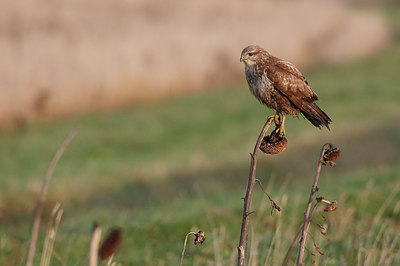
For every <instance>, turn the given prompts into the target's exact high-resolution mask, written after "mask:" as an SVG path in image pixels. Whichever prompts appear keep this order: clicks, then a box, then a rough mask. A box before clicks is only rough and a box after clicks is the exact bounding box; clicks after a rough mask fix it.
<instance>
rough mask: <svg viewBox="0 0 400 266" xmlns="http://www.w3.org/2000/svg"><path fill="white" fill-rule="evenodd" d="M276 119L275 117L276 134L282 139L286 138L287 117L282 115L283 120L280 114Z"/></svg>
mask: <svg viewBox="0 0 400 266" xmlns="http://www.w3.org/2000/svg"><path fill="white" fill-rule="evenodd" d="M276 117H277V118H276ZM276 117H275V124H276V129H275V130H274V133H275V134H277V135H279V137H281V138H282V137H284V136H286V132H285V118H286V115H285V114H282V118H281V117H280V116H279V115H278V114H276Z"/></svg>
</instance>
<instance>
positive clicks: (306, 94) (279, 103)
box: [240, 45, 332, 137]
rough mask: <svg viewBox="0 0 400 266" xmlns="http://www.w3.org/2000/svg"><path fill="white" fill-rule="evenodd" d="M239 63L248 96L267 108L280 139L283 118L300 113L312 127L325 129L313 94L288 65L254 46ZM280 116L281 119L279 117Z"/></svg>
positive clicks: (325, 120) (326, 118) (325, 121)
mask: <svg viewBox="0 0 400 266" xmlns="http://www.w3.org/2000/svg"><path fill="white" fill-rule="evenodd" d="M240 61H241V62H242V61H243V63H244V65H245V73H246V80H247V83H248V85H249V89H250V91H251V93H252V94H253V95H254V96H255V97H256V98H257V99H258V100H259V101H260V102H261V103H263V104H265V105H266V106H268V107H269V108H272V109H275V110H276V114H275V115H273V117H274V119H275V123H276V124H277V125H279V128H278V129H277V130H278V132H279V135H280V136H282V137H283V136H285V135H286V133H285V127H284V123H285V117H286V116H287V115H299V114H300V113H302V114H303V115H304V117H305V118H307V119H308V121H310V122H311V123H312V124H313V125H314V126H316V127H318V128H321V127H323V126H325V127H326V128H328V129H329V123H330V122H332V120H331V119H330V118H329V116H328V115H327V114H325V112H324V111H322V110H321V108H319V107H318V105H317V104H316V103H315V101H317V100H318V96H317V94H315V92H314V91H313V90H312V89H311V88H310V86H309V85H308V82H307V80H306V79H305V77H304V76H303V75H302V74H301V73H300V71H299V70H298V69H297V68H296V67H295V66H294V65H293V64H292V63H289V62H287V61H285V60H282V59H279V58H277V57H275V56H272V55H270V54H269V53H268V52H267V51H265V50H264V49H263V48H261V47H260V46H257V45H250V46H247V47H246V48H244V49H243V51H242V55H241V57H240ZM280 115H281V116H282V118H281V117H280Z"/></svg>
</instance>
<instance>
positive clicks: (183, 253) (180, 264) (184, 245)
mask: <svg viewBox="0 0 400 266" xmlns="http://www.w3.org/2000/svg"><path fill="white" fill-rule="evenodd" d="M190 235H196V232H189V233H187V235H186V237H185V243H184V244H183V250H182V256H181V262H180V263H179V266H182V262H183V257H184V256H185V251H186V243H187V240H188V237H189V236H190Z"/></svg>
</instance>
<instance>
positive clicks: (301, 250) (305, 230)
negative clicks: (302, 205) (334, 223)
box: [296, 143, 332, 265]
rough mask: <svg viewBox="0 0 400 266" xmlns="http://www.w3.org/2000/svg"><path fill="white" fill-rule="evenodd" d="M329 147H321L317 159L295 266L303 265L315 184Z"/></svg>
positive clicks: (329, 145)
mask: <svg viewBox="0 0 400 266" xmlns="http://www.w3.org/2000/svg"><path fill="white" fill-rule="evenodd" d="M329 147H332V145H331V144H329V143H326V144H325V145H324V146H322V149H321V154H320V157H319V161H318V166H317V172H316V174H315V178H314V182H313V185H312V188H311V193H310V197H309V199H308V203H307V207H306V211H305V212H304V222H303V228H302V230H301V237H300V246H299V253H298V255H297V261H296V265H303V258H304V251H305V247H306V239H307V233H308V228H309V227H310V220H311V219H310V217H311V215H310V210H311V205H312V202H313V199H314V195H315V193H316V192H317V190H318V189H317V184H318V179H319V174H320V172H321V166H322V164H323V163H324V159H323V157H324V155H325V151H327V150H328V149H329Z"/></svg>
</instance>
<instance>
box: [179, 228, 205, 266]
mask: <svg viewBox="0 0 400 266" xmlns="http://www.w3.org/2000/svg"><path fill="white" fill-rule="evenodd" d="M190 235H194V236H196V239H195V240H194V244H195V245H196V246H197V245H198V244H203V242H204V241H205V240H206V237H205V235H204V232H203V231H201V230H200V231H199V232H197V233H196V232H189V233H187V235H186V237H185V243H184V244H183V250H182V256H181V262H180V263H179V266H182V262H183V257H184V256H185V251H186V244H187V240H188V237H189V236H190Z"/></svg>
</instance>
